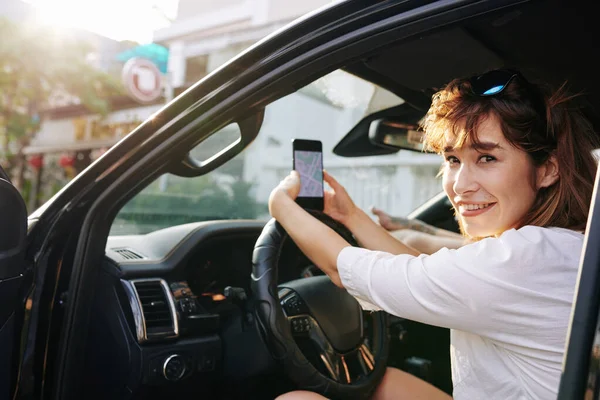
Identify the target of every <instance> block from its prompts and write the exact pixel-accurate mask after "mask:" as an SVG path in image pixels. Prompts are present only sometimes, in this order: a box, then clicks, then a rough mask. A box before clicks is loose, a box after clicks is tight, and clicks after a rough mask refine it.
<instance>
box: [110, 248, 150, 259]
mask: <svg viewBox="0 0 600 400" xmlns="http://www.w3.org/2000/svg"><path fill="white" fill-rule="evenodd" d="M113 250H114V251H115V253H118V254H119V255H120V256H121V257H123V258H124V259H126V260H143V259H144V256H142V255H141V254H138V253H136V252H135V251H133V250H130V249H113Z"/></svg>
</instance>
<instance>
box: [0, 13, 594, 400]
mask: <svg viewBox="0 0 600 400" xmlns="http://www.w3.org/2000/svg"><path fill="white" fill-rule="evenodd" d="M550 3H551V4H552V3H553V2H550ZM539 4H540V2H533V3H531V4H525V5H523V6H522V7H519V8H518V9H517V8H511V9H509V10H507V11H502V12H496V13H494V14H493V15H483V16H480V17H478V18H476V19H469V20H466V21H464V22H462V23H461V24H460V25H454V26H452V27H450V28H444V29H439V30H436V31H434V32H433V33H428V34H426V35H416V36H413V37H411V38H410V39H404V40H402V41H400V42H397V43H396V44H394V45H393V46H391V47H388V48H387V49H385V50H384V51H381V52H378V53H377V54H371V55H369V56H367V57H363V58H361V59H360V60H358V61H356V62H354V63H351V64H349V65H347V66H345V67H344V70H346V71H347V72H350V73H352V74H355V75H357V76H359V77H361V78H363V79H365V80H367V81H370V82H372V83H375V84H377V85H379V86H381V87H384V88H386V89H387V90H389V91H391V92H393V93H396V94H397V95H399V96H400V97H402V98H403V99H404V100H405V101H406V103H404V104H403V105H402V106H398V107H394V108H391V109H388V110H384V111H382V112H379V113H376V114H374V115H371V116H367V117H366V118H365V119H364V120H363V121H361V122H359V123H358V124H357V125H356V126H355V128H354V129H352V130H351V131H350V132H349V133H348V135H347V136H346V137H345V138H343V139H342V141H341V142H340V143H339V144H338V146H336V148H335V149H334V153H336V154H338V155H342V156H346V157H360V156H366V155H377V154H390V153H393V152H395V151H396V150H393V149H386V148H380V147H377V146H375V145H374V144H373V143H371V142H370V141H369V140H368V126H369V123H370V122H371V121H372V120H374V119H376V118H381V117H394V118H399V119H402V120H404V121H405V122H406V123H415V122H416V121H418V120H419V119H420V118H421V117H422V116H423V115H424V113H425V111H426V109H427V107H428V105H429V101H430V98H431V94H432V93H433V92H434V91H435V90H436V88H439V87H440V86H442V85H443V84H444V83H445V82H447V81H448V80H450V79H451V78H454V77H458V76H465V75H470V74H475V73H480V72H483V71H485V70H488V69H493V68H497V67H501V66H512V67H516V68H519V69H520V70H522V71H523V73H524V74H525V76H527V77H528V78H531V79H532V80H534V78H535V77H536V76H538V77H540V78H542V79H544V80H547V81H549V82H551V83H554V84H560V83H562V82H563V81H565V80H568V82H569V85H570V87H571V88H572V90H573V91H575V92H578V91H584V92H585V93H598V89H600V88H599V87H598V85H600V81H599V80H595V81H591V80H588V79H587V77H588V76H591V75H593V74H594V70H595V69H596V67H595V65H594V64H592V63H588V62H576V61H575V60H578V59H579V58H580V57H579V55H580V54H584V53H586V52H589V51H590V49H591V48H592V47H590V46H592V44H591V43H592V42H590V40H593V39H591V38H593V37H598V36H594V35H591V34H590V30H591V29H592V28H591V27H588V26H582V25H580V24H578V23H574V21H576V19H577V12H575V11H574V10H571V9H570V8H568V7H565V6H564V4H562V3H561V4H562V6H561V7H562V10H561V12H560V13H557V12H556V10H554V9H552V6H551V5H550V6H548V5H547V4H545V5H544V7H543V8H541V7H539ZM578 12H581V8H580V9H579V11H578ZM557 24H566V25H568V26H569V29H568V30H564V29H561V30H556V29H554V28H553V27H554V26H556V25H557ZM532 27H535V29H533V28H532ZM593 29H596V30H597V28H595V27H594V28H593ZM407 60H409V61H407ZM440 65H443V68H441V67H440ZM584 100H585V101H587V102H586V103H582V107H585V110H586V113H587V114H588V115H589V116H590V118H591V119H592V121H593V123H594V124H595V125H596V126H598V116H597V115H596V114H594V112H593V110H594V108H595V109H600V108H599V107H598V106H599V105H600V104H599V97H598V96H595V97H590V96H588V97H582V98H581V101H582V102H583V101H584ZM3 182H5V181H4V180H2V179H0V187H1V185H3V184H4V183H3ZM2 198H3V196H0V199H2ZM3 201H4V200H3ZM15 204H16V203H15ZM14 207H17V206H16V205H15V206H14ZM17 208H18V207H17ZM413 217H415V218H419V219H421V220H423V221H425V222H428V223H430V224H433V225H436V226H439V227H443V228H445V229H449V230H454V231H457V230H458V227H457V225H456V222H455V220H454V218H453V214H452V211H451V210H450V205H449V203H448V201H447V200H446V199H445V197H443V196H439V197H437V198H435V199H433V200H432V201H431V202H430V203H429V204H428V205H427V206H426V207H423V208H422V209H420V210H417V211H416V212H415V213H414V214H413ZM264 229H265V223H264V222H262V221H249V220H227V221H204V222H198V223H194V224H187V225H180V226H174V227H171V228H167V229H163V230H160V231H156V232H152V233H149V234H145V235H130V236H114V237H109V239H108V244H107V246H106V257H105V260H104V261H103V263H102V265H101V274H100V279H99V280H98V281H97V282H96V289H97V290H96V294H95V298H94V306H93V310H92V312H91V325H90V329H89V338H88V340H87V341H86V343H87V349H86V363H85V366H84V377H85V379H84V387H85V393H84V394H85V398H86V399H96V398H97V399H107V398H110V399H164V398H175V397H176V396H196V397H203V398H211V399H213V398H214V399H237V398H240V399H241V398H244V399H248V398H252V399H254V398H256V399H262V398H264V399H267V398H274V397H275V396H276V395H277V394H280V393H282V392H283V391H286V390H291V389H293V388H294V387H295V383H296V382H297V380H291V379H290V377H289V376H288V374H286V373H284V372H283V370H282V367H281V365H282V360H281V359H276V358H277V357H274V355H275V356H276V355H277V354H281V352H280V351H279V350H278V349H274V348H273V346H277V344H275V345H274V344H273V340H269V339H268V338H269V337H270V336H269V334H268V333H266V332H265V327H264V326H263V327H261V321H263V318H266V319H267V320H268V318H269V316H267V317H265V316H264V315H263V316H261V315H260V313H261V312H262V313H265V314H268V311H264V310H263V311H259V312H257V311H256V310H257V307H258V308H260V304H257V293H258V292H259V291H260V290H263V289H261V288H260V287H259V285H258V284H256V282H257V281H259V279H258V278H259V277H260V276H262V275H261V274H262V273H261V272H260V271H262V270H261V269H256V264H257V259H258V258H260V254H259V253H260V252H258V253H257V250H255V249H256V248H260V246H259V247H256V248H255V246H256V243H257V240H259V237H260V236H261V233H263V232H264ZM269 229H275V228H273V227H270V228H269ZM337 229H339V232H340V233H343V229H342V228H340V227H338V228H337ZM0 234H1V232H0ZM261 243H267V244H269V243H271V242H270V240H266V239H263V241H262V242H261ZM277 243H278V244H277V245H278V246H280V249H279V252H278V253H277V257H276V263H277V266H276V267H275V268H276V269H277V272H278V274H276V275H275V276H272V277H270V279H274V280H275V281H276V283H277V284H278V285H280V288H286V283H288V282H295V283H293V284H289V285H288V286H289V287H293V288H295V289H290V288H289V287H287V289H288V290H292V291H293V290H297V291H302V290H303V289H301V284H299V283H298V282H301V281H302V279H307V278H309V279H319V275H320V274H321V273H320V271H319V270H318V268H316V267H315V266H314V265H312V263H311V262H310V261H309V260H308V259H307V258H306V257H305V256H304V255H303V254H302V253H301V252H300V251H299V249H298V248H297V247H296V246H295V245H294V243H293V242H292V241H291V240H287V241H282V242H277ZM2 245H3V242H2V239H1V238H0V251H2V249H3V248H2ZM11 246H18V243H17V242H15V243H13V244H11ZM253 252H254V257H255V259H254V265H253ZM257 254H259V255H257ZM257 257H258V258H257ZM253 268H254V270H253ZM263 272H268V268H267V269H265V270H264V271H263ZM257 273H258V274H259V275H256V274H257ZM294 285H300V286H294ZM324 290H325V289H324ZM282 293H283V294H282ZM290 293H291V292H280V293H279V297H278V298H280V300H281V309H282V310H284V312H285V313H286V315H287V317H288V320H287V321H288V322H290V324H292V322H293V321H292V320H291V319H290V318H291V316H294V315H296V314H294V312H295V311H294V310H296V309H297V308H298V309H301V308H302V307H303V304H302V303H298V302H297V301H295V300H291V299H292V297H293V296H290ZM273 307H275V306H274V305H273ZM349 307H350V306H349ZM357 315H358V314H357ZM361 315H362V316H360V317H357V318H359V319H360V320H361V321H362V323H363V324H364V330H365V335H369V334H373V332H374V331H376V329H375V328H376V327H375V326H374V325H373V323H369V322H368V321H370V319H369V318H371V317H372V315H370V313H368V312H362V314H361ZM385 319H386V324H387V332H388V334H389V336H388V339H389V349H388V351H386V355H385V356H386V358H387V361H386V364H387V365H389V366H395V367H398V368H401V369H404V370H406V371H409V372H411V373H413V374H415V375H417V376H419V377H421V378H423V379H425V380H427V381H429V382H431V383H432V384H434V385H436V386H437V387H439V388H441V389H442V390H444V391H446V392H448V393H451V391H452V387H451V386H452V384H451V379H450V365H449V332H448V330H446V329H442V328H437V327H432V326H428V325H424V324H421V323H417V322H414V321H409V320H404V319H401V318H398V317H394V316H389V315H386V316H385ZM296 325H297V326H296ZM309 325H310V321H308V322H306V321H304V320H297V324H295V325H293V326H292V325H290V326H291V329H297V330H298V331H297V332H296V331H294V332H295V333H298V335H294V336H293V337H291V340H294V341H295V342H296V345H297V346H298V348H299V349H301V350H302V354H303V356H302V357H300V356H299V358H298V360H300V361H298V362H303V360H309V361H310V362H311V365H312V366H313V367H314V369H316V370H317V373H319V374H321V375H323V376H328V375H335V374H336V373H337V372H339V371H337V372H336V371H332V370H331V369H330V368H328V366H327V363H326V362H322V360H321V361H319V357H320V356H321V354H320V353H318V352H316V353H315V352H314V350H311V346H310V343H308V344H307V343H303V340H304V339H306V337H307V336H306V335H305V333H306V331H303V329H306V330H310V328H308V327H307V326H309ZM273 329H274V330H276V329H277V327H276V326H275V327H273ZM276 336H277V335H276ZM281 338H282V339H281V340H282V341H285V340H290V337H287V336H286V337H284V336H281ZM330 339H331V338H330ZM371 344H373V343H371ZM340 346H341V345H340ZM342 347H343V346H342ZM375 347H376V346H373V347H372V348H371V349H370V350H372V349H373V348H375ZM372 356H373V354H370V355H369V354H366V355H364V354H363V355H361V356H360V357H358V358H357V360H358V361H357V363H358V364H360V365H358V366H357V367H356V368H357V371H358V372H357V375H356V377H348V378H347V381H348V383H349V382H350V381H352V382H360V381H361V379H366V378H365V377H367V376H368V375H369V371H371V370H373V368H369V365H368V364H369V362H370V361H373V359H372ZM361 368H362V369H361ZM288 370H289V368H288ZM303 371H304V370H303ZM311 371H312V370H311ZM361 371H362V373H361ZM298 373H299V374H300V373H303V372H298ZM311 373H312V372H311ZM316 384H318V383H316Z"/></svg>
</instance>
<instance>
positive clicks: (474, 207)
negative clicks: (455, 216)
mask: <svg viewBox="0 0 600 400" xmlns="http://www.w3.org/2000/svg"><path fill="white" fill-rule="evenodd" d="M492 204H494V203H487V204H462V205H461V206H460V207H461V208H462V209H463V210H466V211H475V210H480V209H482V208H488V207H489V206H491V205H492Z"/></svg>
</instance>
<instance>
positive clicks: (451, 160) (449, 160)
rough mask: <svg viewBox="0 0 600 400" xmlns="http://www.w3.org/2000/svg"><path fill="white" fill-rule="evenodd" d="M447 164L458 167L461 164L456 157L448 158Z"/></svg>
mask: <svg viewBox="0 0 600 400" xmlns="http://www.w3.org/2000/svg"><path fill="white" fill-rule="evenodd" d="M446 162H447V163H448V165H456V164H459V163H460V161H459V160H458V158H456V157H454V156H446Z"/></svg>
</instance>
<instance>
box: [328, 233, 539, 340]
mask: <svg viewBox="0 0 600 400" xmlns="http://www.w3.org/2000/svg"><path fill="white" fill-rule="evenodd" d="M542 241H543V238H541V236H540V235H537V236H536V235H533V237H532V236H531V235H523V233H522V232H518V231H515V230H511V231H508V232H506V233H505V234H503V235H502V236H501V237H500V238H489V239H484V240H481V241H479V242H476V243H473V244H470V245H466V246H463V247H461V248H460V249H457V250H449V249H446V248H444V249H441V250H439V251H438V252H436V253H434V254H432V255H420V256H416V257H415V256H410V255H392V254H389V253H384V252H379V251H370V250H366V249H361V248H355V247H346V248H344V249H343V250H342V251H341V252H340V254H339V255H338V259H337V265H338V271H339V274H340V278H341V281H342V284H343V285H344V287H345V288H346V289H347V290H348V292H349V293H350V294H351V295H353V296H354V297H356V298H357V299H358V300H359V301H361V303H362V304H363V305H364V304H367V305H368V304H372V305H374V306H376V307H378V308H381V309H383V310H385V311H387V312H389V313H390V314H393V315H397V316H399V317H402V318H407V319H411V320H414V321H419V322H423V323H427V324H431V325H436V326H442V327H447V328H451V329H459V330H465V331H470V332H473V333H479V334H486V333H488V331H489V330H497V329H498V327H499V326H502V327H503V328H506V326H505V325H506V324H507V322H508V321H515V320H516V319H519V318H526V316H525V315H519V312H518V304H527V303H522V302H523V301H525V302H527V301H530V300H531V299H535V295H536V293H532V291H531V290H530V289H529V288H528V287H527V285H521V282H526V281H527V280H528V279H530V278H529V277H530V276H531V275H532V274H535V273H539V270H538V271H535V268H536V267H539V260H536V259H535V257H536V256H537V255H539V254H540V253H539V252H540V251H544V249H543V248H540V246H543V245H544V244H543V243H542ZM538 295H539V294H538ZM515 305H516V306H515ZM369 308H371V309H373V307H369ZM515 310H517V311H515ZM525 323H526V321H525ZM517 325H520V324H517Z"/></svg>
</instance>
